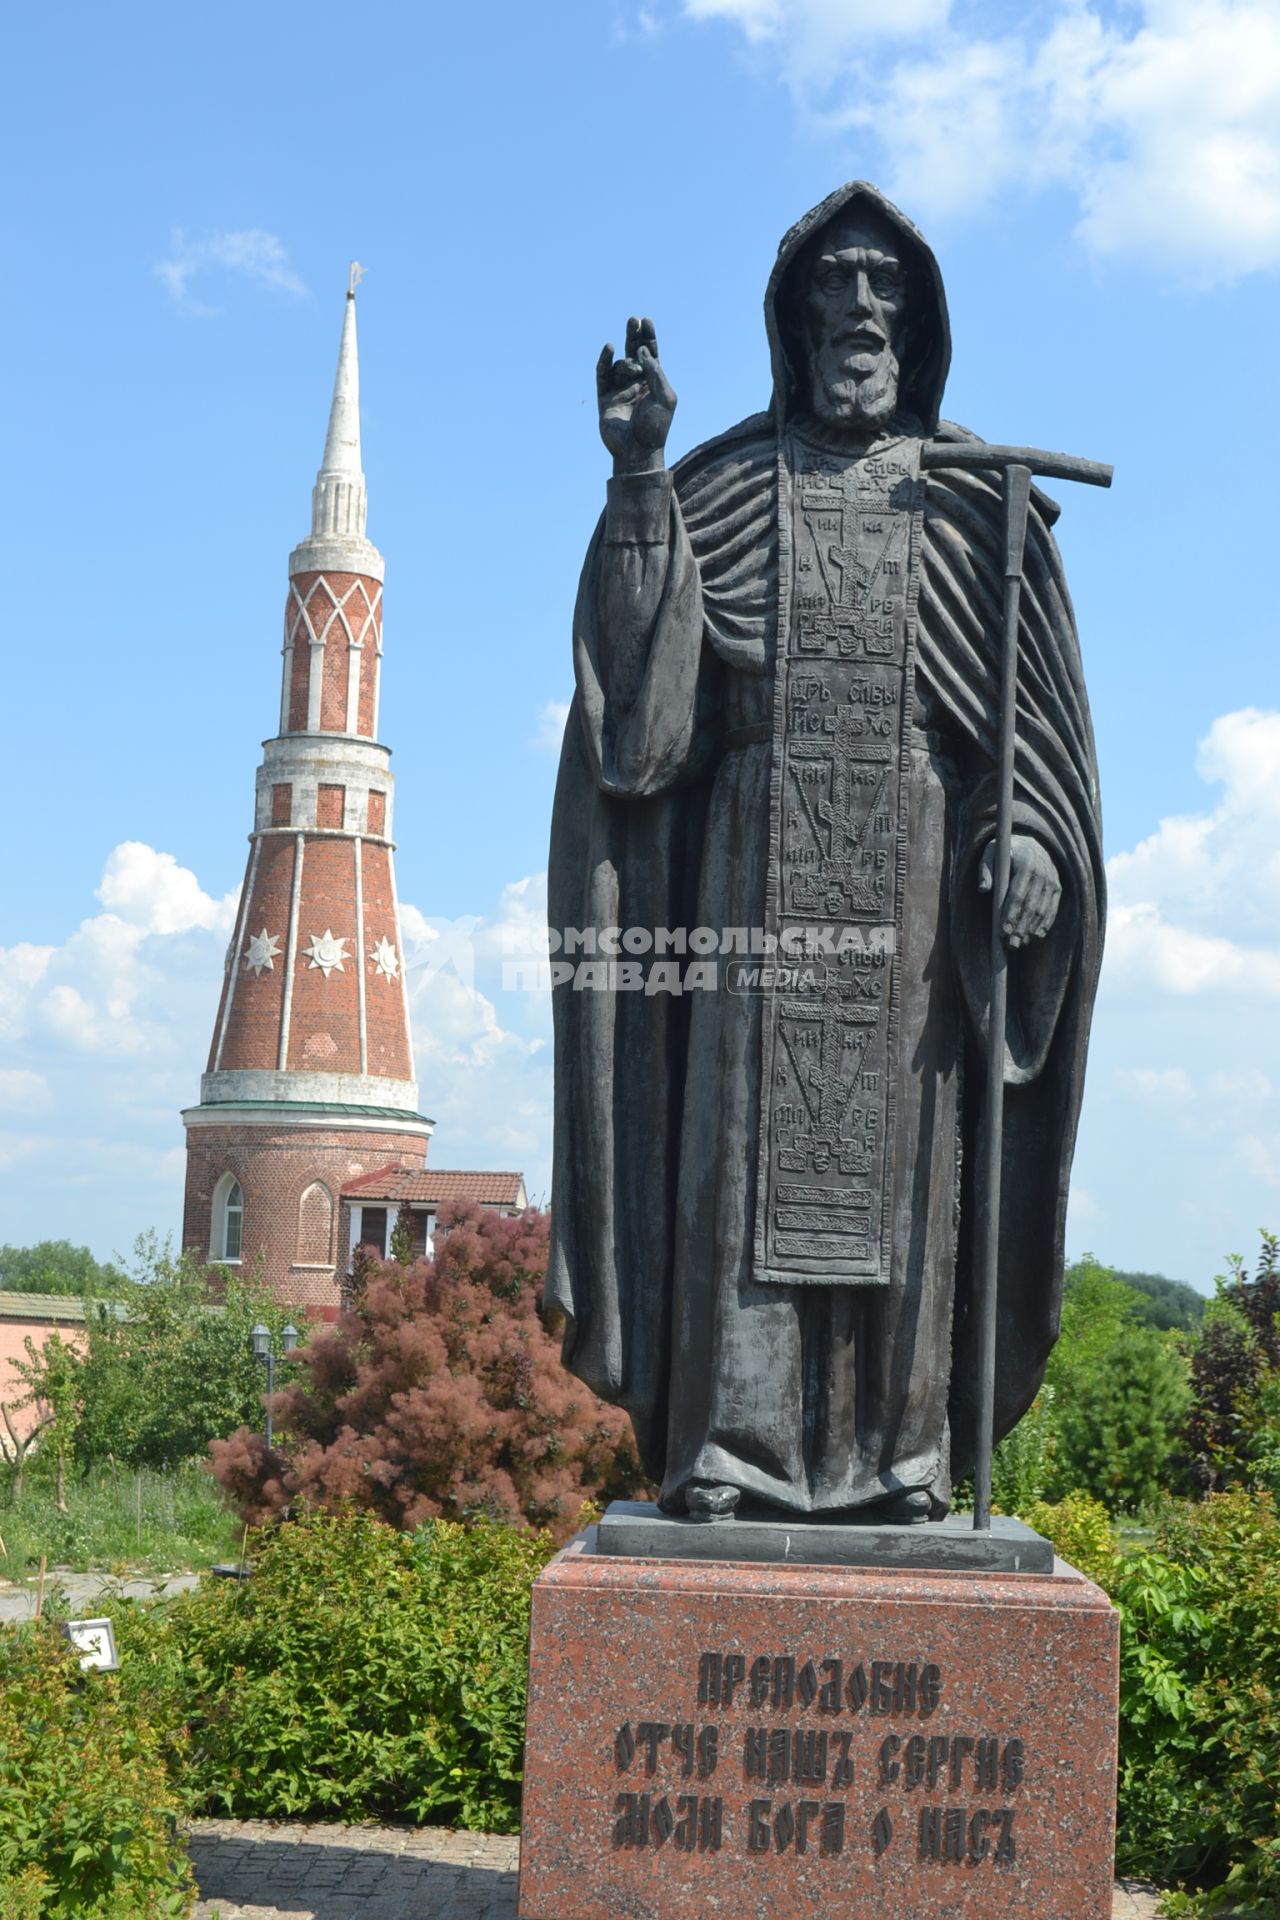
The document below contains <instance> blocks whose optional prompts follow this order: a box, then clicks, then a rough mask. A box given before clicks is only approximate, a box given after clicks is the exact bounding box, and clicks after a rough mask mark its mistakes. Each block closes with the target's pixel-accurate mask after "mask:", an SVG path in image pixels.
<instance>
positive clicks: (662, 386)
mask: <svg viewBox="0 0 1280 1920" xmlns="http://www.w3.org/2000/svg"><path fill="white" fill-rule="evenodd" d="M596 391H597V393H598V395H599V398H600V438H601V439H602V440H603V441H604V443H605V445H606V447H608V449H609V451H610V453H611V454H612V455H613V470H614V472H615V473H652V472H654V471H655V470H657V469H659V468H661V467H662V465H663V459H662V449H663V448H664V447H665V446H666V444H667V434H668V433H669V432H670V430H671V416H672V415H673V414H674V412H675V410H676V394H675V388H674V387H673V386H672V384H671V382H670V381H669V380H668V379H667V376H666V374H665V373H664V372H663V371H662V367H661V365H660V364H659V361H658V339H657V335H656V334H655V333H654V330H653V322H652V320H637V319H635V318H634V316H633V317H632V318H631V319H630V320H628V322H627V351H626V355H625V357H624V358H623V359H621V360H615V359H614V357H613V347H612V344H610V345H607V346H606V347H605V348H604V351H603V352H602V353H601V355H600V358H599V360H598V361H597V362H596Z"/></svg>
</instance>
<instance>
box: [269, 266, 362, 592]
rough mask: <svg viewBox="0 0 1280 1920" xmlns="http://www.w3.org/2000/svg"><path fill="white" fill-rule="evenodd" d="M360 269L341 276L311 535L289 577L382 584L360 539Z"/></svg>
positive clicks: (298, 548) (291, 561) (298, 549)
mask: <svg viewBox="0 0 1280 1920" xmlns="http://www.w3.org/2000/svg"><path fill="white" fill-rule="evenodd" d="M363 274H364V268H363V267H362V266H361V265H360V262H359V261H358V260H353V261H352V262H351V264H350V267H349V268H348V270H347V297H346V299H345V300H344V302H343V315H342V341H341V344H340V345H339V347H338V370H337V373H336V374H335V375H334V381H333V399H332V401H331V403H330V406H329V426H328V431H327V432H326V434H325V440H324V454H323V456H322V458H321V461H320V470H319V472H318V473H317V474H316V483H315V486H314V487H313V488H312V490H311V531H310V533H309V534H308V535H307V537H306V539H305V540H303V541H302V542H301V543H300V544H299V545H298V546H296V547H295V548H294V550H293V552H292V554H291V555H290V556H289V571H290V573H291V574H293V573H309V572H315V571H317V570H318V569H323V568H325V567H333V568H336V569H338V570H339V571H340V572H345V573H359V574H365V575H367V576H368V577H369V578H371V579H374V580H381V578H382V555H381V554H380V553H379V552H378V549H377V548H376V547H375V546H374V545H373V544H372V543H371V541H370V540H369V539H368V538H367V537H366V535H365V530H364V527H365V515H366V512H367V499H366V494H365V484H364V469H363V462H362V460H361V457H360V357H359V352H358V350H357V346H356V298H355V293H356V288H357V286H358V285H359V284H360V280H361V277H362V276H363Z"/></svg>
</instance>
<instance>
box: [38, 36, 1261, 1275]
mask: <svg viewBox="0 0 1280 1920" xmlns="http://www.w3.org/2000/svg"><path fill="white" fill-rule="evenodd" d="M890 15H891V16H892V19H891V20H890V17H889V16H890ZM7 37H8V42H9V45H8V53H9V69H10V72H11V76H12V78H11V85H10V87H9V89H8V94H7V113H6V119H7V123H8V124H7V127H6V129H5V131H4V134H3V138H4V141H5V142H6V144H7V145H8V147H9V149H10V151H9V152H8V154H7V155H6V156H5V162H6V168H7V172H6V177H7V178H9V179H10V180H14V181H20V182H21V186H20V189H19V193H18V195H17V196H16V206H15V207H14V208H13V210H12V213H11V218H10V222H9V235H8V243H7V247H6V280H7V285H8V296H7V301H6V337H7V364H8V365H9V367H10V375H9V380H10V384H9V391H8V402H7V408H6V412H7V417H8V420H9V423H10V424H9V435H8V440H9V446H10V453H9V455H8V457H7V458H6V460H5V461H4V463H3V466H4V476H5V481H6V483H7V484H6V496H7V504H6V507H5V518H6V524H7V525H8V526H9V528H10V541H9V548H8V567H7V576H8V596H7V597H8V605H9V620H8V630H9V636H10V641H11V645H10V649H9V660H10V666H9V674H10V680H11V682H12V680H13V679H14V678H16V680H17V688H16V694H15V696H14V697H13V698H12V701H11V705H10V713H11V715H12V718H11V720H10V725H9V730H8V733H9V737H8V743H7V744H8V761H9V782H8V790H9V817H10V822H11V832H10V834H9V835H8V837H7V843H6V863H7V885H6V886H5V887H4V890H3V895H2V896H0V900H2V905H0V947H2V948H3V949H4V954H3V959H2V960H0V1240H4V1239H7V1240H14V1241H19V1242H22V1241H26V1240H30V1239H35V1238H39V1237H44V1236H46V1235H54V1236H63V1235H66V1236H68V1237H70V1238H72V1239H74V1240H78V1241H85V1242H87V1243H88V1244H90V1245H91V1246H92V1247H94V1249H95V1250H96V1251H97V1252H98V1253H99V1254H103V1255H106V1254H110V1253H111V1252H112V1251H113V1250H115V1249H117V1248H121V1247H125V1246H127V1245H128V1244H129V1243H130V1242H131V1241H132V1238H133V1236H134V1234H135V1233H136V1232H137V1231H138V1230H139V1229H141V1228H143V1227H148V1226H156V1227H159V1228H160V1229H162V1230H165V1229H170V1228H176V1226H177V1224H178V1221H179V1215H180V1205H181V1186H182V1134H181V1127H180V1123H179V1119H178V1111H179V1108H180V1107H181V1106H183V1105H185V1104H190V1103H191V1102H192V1101H193V1100H194V1099H195V1097H196V1093H197V1088H198V1079H199V1073H200V1069H201V1066H202V1064H203V1059H204V1054H205V1050H206V1047H207V1043H208V1032H209V1027H210V1023H211V1021H212V1018H213V1011H214V1002H215V998H216V993H217V984H218V980H219V978H220V972H221V966H222V954H223V949H224V947H225V943H226V938H227V933H228V929H229V924H230V915H231V912H232V909H233V906H234V896H235V890H236V889H237V887H238V885H239V882H240V878H241V873H242V867H243V860H244V852H245V838H244V836H245V834H246V832H247V830H248V827H249V823H250V808H251V802H252V783H253V772H254V767H255V765H256V763H257V759H258V754H259V742H260V741H261V740H262V738H263V737H264V736H265V735H266V734H267V733H268V732H270V731H271V730H272V727H273V725H274V718H275V713H276V708H277V700H278V675H279V644H280V618H281V611H282V607H283V598H284V589H285V565H286V560H287V555H288V552H289V549H290V548H291V546H292V545H293V544H294V543H295V542H296V541H297V540H298V539H299V538H300V537H301V536H302V534H303V533H304V532H305V531H306V529H307V525H308V511H309V489H310V486H311V481H312V478H313V474H314V470H315V467H316V464H317V462H318V459H319V455H320V449H321V445H322V442H323V433H324V421H325V410H326V406H327V397H328V391H329V386H330V382H331V379H332V372H333V363H334V357H335V354H336V349H337V340H338V332H339V327H340V324H341V318H342V295H343V291H344V287H345V282H346V269H347V262H348V261H349V260H350V259H352V258H358V259H359V260H361V261H362V262H363V263H364V264H365V266H366V267H367V269H368V277H367V279H366V280H365V282H364V285H363V287H362V289H361V300H360V327H361V359H362V374H363V389H364V391H363V401H364V411H363V423H364V453H365V468H366V472H367V475H368V481H369V500H370V509H369V530H370V534H371V535H372V537H373V538H374V539H375V540H376V541H377V543H378V544H379V546H380V547H381V548H382V550H383V552H384V554H385V555H386V559H387V623H386V649H387V651H386V661H385V669H384V682H383V684H384V698H383V728H382V730H383V734H384V738H385V739H386V740H387V742H388V744H389V745H390V746H391V747H392V748H393V749H394V751H395V762H394V764H395V767H396V770H397V774H398V778H399V788H398V797H397V837H398V840H399V843H400V852H399V855H398V866H399V881H400V889H401V894H402V897H403V898H404V899H405V900H406V901H407V902H408V903H409V907H408V909H407V911H406V922H407V924H406V933H407V935H408V937H409V939H410V942H411V945H412V956H411V958H412V959H413V961H414V963H415V964H414V968H413V971H412V973H411V976H410V978H411V982H412V987H413V1000H414V1015H415V1035H416V1042H417V1053H418V1072H419V1080H420V1083H421V1090H422V1100H423V1105H424V1108H425V1110H426V1111H427V1112H429V1113H431V1114H433V1115H434V1116H435V1117H436V1119H437V1121H438V1122H439V1126H438V1131H437V1134H436V1139H435V1143H434V1145H433V1149H432V1152H433V1158H434V1159H435V1161H436V1162H437V1163H438V1164H440V1165H452V1166H477V1165H478V1166H509V1167H521V1168H523V1169H524V1171H525V1172H526V1174H527V1176H528V1178H529V1183H530V1187H531V1190H532V1191H533V1192H535V1193H542V1192H544V1191H545V1187H546V1180H547V1165H548V1159H549V1125H550V1123H549V1114H550V1066H549V1050H548V1047H547V1036H548V1033H549V1022H548V1018H547V1010H546V1006H545V1002H544V1000H543V999H542V998H540V997H539V996H537V995H536V994H530V993H524V992H519V991H515V990H512V989H511V987H510V985H509V981H510V974H509V973H508V976H507V979H508V985H507V986H504V984H503V978H504V976H503V965H502V962H503V957H504V954H505V955H506V956H507V957H508V958H509V957H510V954H511V952H512V951H513V950H514V949H515V948H518V946H519V944H520V941H521V940H522V939H523V938H524V937H526V936H527V935H528V933H529V931H530V929H531V928H533V927H534V926H535V925H536V924H537V922H538V919H539V917H540V914H541V906H542V899H543V879H542V876H543V873H544V869H545V862H546V836H547V822H548V816H549V809H550V798H551V789H552V783H553V779H554V769H555V757H554V755H555V746H556V742H557V738H558V728H559V724H560V720H561V715H562V712H563V704H564V702H565V701H566V700H567V697H568V693H569V685H570V668H569V647H568V622H569V615H570V611H571V608H572V601H573V594H574V588H575V584H576V576H577V570H578V567H579V564H580V559H581V553H582V549H583V546H584V543H585V541H586V538H587V536H588V534H589V532H590V529H591V526H592V523H593V520H594V517H595V515H596V513H597V511H598V509H599V506H600V504H601V502H602V499H603V488H604V478H605V472H606V467H607V460H606V456H605V455H604V452H603V449H602V448H601V447H600V446H599V444H598V441H597V438H596V432H595V420H594V406H593V366H594V361H595V356H596V354H597V352H598V350H599V346H600V343H601V341H602V340H603V339H604V338H606V337H609V338H612V339H614V340H615V341H618V340H620V338H621V333H622V329H623V326H624V323H625V318H626V315H627V314H628V313H630V312H635V311H645V312H650V313H652V314H653V315H654V317H655V319H656V321H657V325H658V332H659V339H660V342H661V347H662V353H663V359H664V363H665V365H666V366H667V368H668V371H669V373H670V375H671V378H672V380H673V381H674V383H675V385H676V387H677V390H678V392H679V395H680V406H679V411H678V413H677V416H676V424H675V429H674V433H673V443H672V450H673V452H679V451H681V450H683V449H684V448H685V447H687V446H690V445H692V444H694V443H695V442H696V441H698V440H699V439H701V438H704V437H705V436H706V435H708V434H710V433H713V432H715V431H717V430H719V429H720V428H722V427H724V426H726V425H728V424H729V423H731V422H732V421H733V420H735V419H737V418H739V417H741V415H743V414H744V413H747V412H749V411H752V410H753V409H755V408H756V407H757V406H759V405H761V404H762V403H763V401H764V399H765V397H766V394H767V387H768V366H767V355H766V349H765V341H764V334H763V328H762V324H761V318H760V305H761V297H762V294H763V290H764V283H765V280H766V278H767V275H768V271H769V265H770V262H771V259H772V256H773V252H774V250H775V248H776V246H777V242H778V240H779V238H780V236H781V234H782V233H783V231H784V230H785V228H786V227H787V226H788V225H789V224H790V223H791V221H792V220H794V219H795V218H796V217H797V216H798V215H799V214H800V213H801V212H803V211H804V210H805V209H806V208H807V207H809V206H810V205H811V204H813V203H814V202H815V201H816V200H817V199H819V198H820V197H822V195H824V194H825V193H826V192H827V191H829V189H830V188H831V187H833V186H834V185H836V184H837V183H838V182H840V181H841V180H843V179H847V178H851V177H854V176H865V177H869V178H871V179H874V180H877V181H878V182H879V183H880V184H882V185H883V186H885V187H886V188H887V189H888V190H889V191H890V192H892V193H893V194H894V196H895V197H896V198H897V199H898V200H899V202H900V204H902V205H903V206H904V208H905V209H906V210H907V211H908V212H909V213H910V214H911V215H912V216H913V217H914V218H915V219H916V220H917V221H918V222H919V224H920V225H922V226H923V227H924V229H925V231H926V233H927V234H928V236H929V238H930V239H931V241H932V242H933V244H934V246H935V248H936V249H937V251H938V253H939V256H940V258H941V261H942V266H943V271H944V275H945V277H946V281H947V287H948V294H949V298H950V302H951V308H952V320H953V328H954V334H955V357H954V362H953V374H952V379H951V384H950V387H949V389H948V395H947V404H946V409H945V410H946V411H947V413H948V414H949V415H950V416H951V417H952V418H954V419H957V420H960V421H963V422H964V423H965V424H967V425H969V426H971V427H973V428H974V429H975V430H977V431H978V432H980V433H983V434H984V435H986V436H987V437H988V438H990V439H997V440H1005V439H1007V440H1027V441H1032V442H1035V443H1037V444H1040V445H1043V446H1051V447H1059V446H1061V447H1066V448H1069V449H1070V450H1071V451H1073V452H1077V453H1081V454H1085V455H1089V456H1092V457H1094V458H1099V459H1107V460H1111V461H1114V462H1115V465H1116V468H1117V477H1116V484H1115V487H1114V489H1113V491H1112V492H1111V493H1110V494H1101V493H1095V492H1093V491H1091V490H1086V489H1083V488H1076V489H1070V490H1069V489H1063V490H1062V495H1063V504H1064V513H1063V518H1062V521H1061V523H1060V529H1059V532H1060V539H1061V544H1062V547H1063V550H1064V554H1065V557H1066V561H1067V568H1068V574H1069V577H1070V580H1071V583H1072V587H1073V591H1074V594H1075V598H1076V605H1077V612H1078V615H1079V619H1080V626H1081V633H1082V639H1083V646H1084V652H1085V660H1086V666H1087V671H1088V674H1089V683H1090V690H1091V696H1092V701H1093V708H1094V717H1095V722H1096V726H1097V732H1098V741H1099V750H1100V756H1101V764H1102V777H1103V783H1104V789H1103V790H1104V803H1105V813H1106V835H1107V851H1108V855H1109V858H1110V861H1111V880H1112V897H1113V916H1112V923H1111V929H1110V934H1109V948H1108V958H1107V962H1106V968H1105V972H1104V980H1103V988H1102V993H1101V997H1100V1002H1099V1011H1098V1017H1097V1021H1096V1025H1095V1038H1094V1046H1093V1054H1092V1059H1091V1065H1090V1078H1089V1088H1088V1093H1087V1097H1086V1102H1085V1109H1084V1117H1083V1123H1082V1130H1081V1138H1080V1146H1079V1151H1078V1155H1077V1162H1076V1175H1075V1195H1074V1201H1073V1208H1072V1214H1071V1223H1070V1248H1071V1251H1072V1252H1074V1253H1079V1252H1081V1251H1083V1250H1084V1249H1086V1248H1092V1249H1093V1250H1095V1251H1096V1252H1097V1253H1098V1254H1099V1255H1100V1256H1102V1257H1103V1258H1106V1259H1109V1260H1112V1261H1114V1262H1115V1263H1117V1264H1120V1265H1126V1266H1140V1267H1150V1268H1157V1269H1161V1270H1163V1271H1165V1272H1168V1273H1171V1274H1176V1275H1178V1276H1181V1277H1184V1278H1188V1279H1191V1280H1193V1281H1195V1282H1197V1283H1198V1284H1200V1285H1207V1284H1208V1282H1209V1280H1210V1279H1211V1276H1212V1275H1213V1273H1214V1272H1215V1271H1217V1270H1219V1269H1220V1268H1221V1266H1222V1261H1223V1256H1224V1254H1225V1253H1226V1252H1227V1251H1228V1250H1229V1249H1233V1248H1238V1249H1241V1250H1245V1251H1248V1250H1249V1249H1250V1248H1251V1246H1252V1245H1253V1244H1254V1241H1255V1235H1256V1230H1257V1228H1258V1227H1259V1226H1261V1225H1264V1224H1271V1225H1280V1021H1278V1019H1277V1014H1278V1013H1280V832H1278V831H1277V829H1278V828H1280V672H1278V667H1277V645H1276V642H1277V633H1276V618H1275V614H1274V611H1273V594H1272V590H1271V588H1272V578H1273V563H1272V561H1271V557H1270V556H1271V553H1272V551H1273V550H1274V535H1273V532H1272V520H1273V514H1274V506H1273V500H1274V473H1273V459H1274V448H1275V447H1276V445H1277V444H1280V431H1278V428H1280V422H1278V420H1277V412H1278V411H1280V403H1278V401H1277V382H1276V380H1275V378H1274V370H1273V362H1274V352H1275V348H1274V342H1275V339H1276V335H1277V301H1276V267H1277V264H1278V263H1280V0H1136V3H1135V4H1132V5H1125V6H1113V5H1109V4H1106V0H1092V4H1089V3H1088V0H1044V4H1034V5H1022V6H1007V5H1001V4H985V5H982V6H980V7H979V6H976V5H968V4H964V3H963V0H897V3H896V5H895V6H894V7H893V8H887V7H885V6H884V5H883V4H882V0H645V4H639V0H594V3H589V0H556V3H555V4H554V5H551V6H546V7H541V8H535V7H530V6H527V5H519V4H504V3H502V0H499V3H498V4H491V5H489V6H487V7H484V8H474V9H461V8H452V7H422V6H413V5H409V4H407V3H403V4H388V3H387V0H366V5H365V6H364V7H363V8H361V9H360V10H359V11H358V12H357V11H356V10H354V9H352V8H350V7H347V6H344V7H339V6H335V5H333V4H330V3H329V0H312V3H311V4H308V5H307V6H305V7H304V6H301V5H299V4H296V0H278V3H277V4H274V5H272V6H270V7H263V6H261V5H254V6H248V5H244V4H240V3H239V0H227V3H224V4H223V5H222V6H220V7H219V8H217V9H212V10H211V9H195V8H185V7H173V6H170V5H164V6H161V5H158V4H156V5H142V4H132V5H131V4H125V5H123V6H121V7H116V8H111V9H104V8H102V7H100V6H96V5H88V4H83V3H81V0H67V3H66V4H63V5H61V6H59V7H58V8H56V9H50V8H43V9H37V8H31V9H27V10H25V12H24V14H23V15H22V16H21V17H17V16H15V17H14V19H13V20H11V22H10V25H9V31H8V36H7Z"/></svg>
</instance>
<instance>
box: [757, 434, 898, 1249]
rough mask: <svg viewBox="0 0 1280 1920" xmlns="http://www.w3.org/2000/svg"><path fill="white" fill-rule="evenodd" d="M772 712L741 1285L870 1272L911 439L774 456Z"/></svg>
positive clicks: (886, 1175) (894, 915) (888, 991)
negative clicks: (853, 453)
mask: <svg viewBox="0 0 1280 1920" xmlns="http://www.w3.org/2000/svg"><path fill="white" fill-rule="evenodd" d="M792 460H793V465H792V472H793V500H792V511H791V516H790V534H791V537H790V542H789V548H788V550H789V557H790V566H789V579H790V597H789V609H788V614H787V620H786V644H785V647H783V648H780V659H779V672H778V677H779V690H778V699H777V705H776V708H775V720H774V767H773V776H774V777H773V805H772V816H771V845H770V871H769V912H770V922H771V930H772V931H774V932H776V934H777V936H778V940H779V946H780V948H781V950H782V952H783V953H785V954H786V956H787V958H788V960H789V962H791V963H793V965H792V972H791V975H790V978H789V983H788V988H787V991H786V993H785V994H778V995H776V996H775V997H774V998H772V999H771V1000H770V1001H769V1003H768V1005H767V1006H766V1009H765V1015H764V1023H763V1026H764V1034H763V1045H764V1076H763V1084H764V1090H765V1106H764V1114H763V1119H762V1137H761V1147H760V1183H759V1203H758V1208H757V1222H756V1261H755V1266H756V1275H755V1277H756V1278H757V1279H758V1280H764V1281H766V1282H774V1283H779V1284H785V1285H796V1284H799V1283H807V1284H815V1283H816V1284H823V1283H825V1284H830V1285H840V1284H846V1285H847V1284H849V1283H851V1282H853V1283H856V1284H858V1285H884V1284H887V1283H888V1279H889V1260H890V1226H891V1219H892V1192H893V1171H894V1170H893V1116H894V1099H895V1091H896V1085H897V1072H898V1059H897V1028H898V998H899V994H898V968H899V960H898V954H899V946H900V934H901V924H902V876H903V872H904V869H905V861H906V852H907V848H906V831H907V828H906V777H905V776H906V770H905V767H904V755H905V754H906V752H907V751H908V742H909V738H910V725H911V692H912V678H913V670H914V612H915V556H916V553H917V550H918V544H919V524H918V512H919V494H920V481H919V473H918V465H919V447H918V443H917V442H915V441H911V440H903V441H895V442H892V443H890V444H889V445H888V446H887V447H883V448H880V449H878V450H877V451H876V452H875V453H873V454H869V455H866V456H864V457H863V458H862V459H860V460H857V461H854V462H852V463H846V462H844V461H839V460H833V459H829V458H825V457H823V456H820V455H817V454H814V453H811V452H806V451H805V449H804V448H803V447H802V446H800V445H799V444H798V443H797V444H796V445H795V446H794V447H793V449H792Z"/></svg>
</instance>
